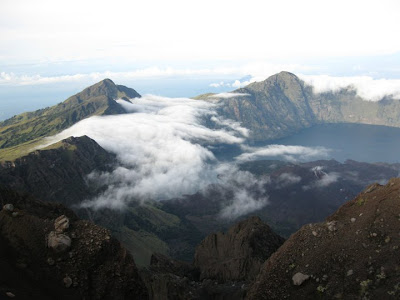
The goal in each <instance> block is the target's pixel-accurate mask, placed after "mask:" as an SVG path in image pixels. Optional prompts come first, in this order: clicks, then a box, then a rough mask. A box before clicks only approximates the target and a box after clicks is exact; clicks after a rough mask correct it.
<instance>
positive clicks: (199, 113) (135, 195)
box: [46, 95, 267, 217]
mask: <svg viewBox="0 0 400 300" xmlns="http://www.w3.org/2000/svg"><path fill="white" fill-rule="evenodd" d="M132 102H133V103H132V104H131V103H128V102H126V101H123V100H118V103H119V104H120V105H121V106H123V107H124V109H125V110H126V111H127V112H129V113H128V114H122V115H113V116H101V117H91V118H88V119H85V120H83V121H81V122H79V123H77V124H75V125H74V126H72V127H71V128H69V129H67V130H65V131H63V132H61V133H60V134H58V135H56V136H53V137H50V138H48V139H47V141H46V142H47V143H46V144H47V145H48V144H51V143H54V142H56V141H59V140H61V139H64V138H67V137H69V136H82V135H87V136H89V137H91V138H93V139H94V140H96V142H98V143H99V144H100V146H102V147H103V148H105V149H106V150H108V151H110V152H113V153H115V154H116V155H117V159H118V161H119V162H120V164H119V165H118V166H116V167H115V169H114V170H113V171H112V172H102V173H100V172H93V173H91V174H90V175H89V176H88V182H89V184H90V183H93V184H96V185H100V186H104V187H105V190H104V192H102V193H101V194H100V195H99V196H98V197H96V198H94V199H88V200H87V201H85V202H84V203H83V204H82V206H83V207H88V208H94V209H98V208H105V207H108V208H114V209H122V208H124V207H125V206H126V205H127V204H129V202H131V201H146V200H149V199H151V200H166V199H171V198H177V197H181V196H182V195H185V194H193V193H195V192H197V191H201V190H205V189H206V188H207V187H208V186H209V185H211V184H218V185H220V186H221V187H222V188H225V189H229V190H230V191H233V197H232V199H231V200H232V201H231V202H229V204H227V207H225V208H223V209H222V212H221V215H222V216H223V217H229V216H238V215H241V214H245V213H248V212H250V211H253V210H255V209H258V208H261V207H262V206H264V205H266V203H267V198H266V196H265V195H264V196H263V197H260V196H257V197H256V195H255V194H254V193H258V194H257V195H259V194H260V193H261V192H264V190H263V181H261V182H259V181H258V179H255V177H253V175H251V174H250V173H248V172H243V171H238V170H237V169H236V168H235V167H234V166H232V165H222V164H221V163H220V162H219V161H218V160H217V159H216V158H215V156H214V155H213V153H212V152H211V151H210V150H209V149H208V147H212V145H215V144H240V143H242V142H243V141H244V139H245V137H246V136H247V135H248V131H247V129H245V128H242V127H241V126H240V125H239V124H238V123H236V122H234V121H232V120H226V119H223V118H221V117H220V116H218V115H217V114H216V112H215V108H216V105H215V104H213V103H208V102H205V101H199V100H191V99H187V98H164V97H158V96H152V95H146V96H144V97H142V98H140V99H133V100H132ZM208 122H214V123H215V124H216V125H218V126H216V128H218V129H215V128H214V129H210V128H207V127H206V126H205V125H204V124H205V123H208ZM221 174H222V176H221ZM260 191H261V192H260Z"/></svg>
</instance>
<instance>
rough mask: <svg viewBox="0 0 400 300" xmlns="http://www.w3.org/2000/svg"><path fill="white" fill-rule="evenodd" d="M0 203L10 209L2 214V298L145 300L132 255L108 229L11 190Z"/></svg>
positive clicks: (0, 190) (0, 192) (2, 192)
mask: <svg viewBox="0 0 400 300" xmlns="http://www.w3.org/2000/svg"><path fill="white" fill-rule="evenodd" d="M6 201H7V202H6ZM0 203H1V204H2V206H3V205H4V204H5V203H9V204H13V206H14V210H13V212H10V211H9V210H7V209H3V210H2V211H0V270H1V272H0V298H2V297H3V296H4V295H5V294H6V293H8V292H9V293H12V294H14V295H15V297H16V298H18V299H83V298H85V299H147V290H146V288H145V286H144V284H143V282H142V280H141V279H140V277H139V275H138V272H137V269H136V266H135V263H134V261H133V259H132V257H131V255H130V254H128V253H127V251H126V250H125V249H124V248H122V247H121V245H120V243H119V242H118V241H117V240H115V239H114V238H113V237H111V236H110V232H109V231H108V230H106V229H104V228H101V227H99V226H96V225H94V224H93V223H91V222H89V221H84V220H79V219H78V218H77V217H76V216H75V214H74V213H73V212H71V211H70V210H68V209H66V208H64V207H63V206H62V205H60V204H52V203H44V202H40V201H36V200H34V199H32V198H28V197H26V196H23V195H20V194H18V193H15V192H12V191H11V190H9V189H4V188H0ZM14 213H18V214H14ZM55 221H56V222H55ZM61 224H63V225H62V226H61ZM66 224H69V226H66ZM57 230H58V231H57ZM46 239H47V243H46Z"/></svg>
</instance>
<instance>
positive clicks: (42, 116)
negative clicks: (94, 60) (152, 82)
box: [0, 79, 140, 160]
mask: <svg viewBox="0 0 400 300" xmlns="http://www.w3.org/2000/svg"><path fill="white" fill-rule="evenodd" d="M136 97H140V95H139V94H138V93H137V92H136V91H135V90H133V89H130V88H127V87H125V86H121V85H116V84H114V82H112V81H111V80H110V79H104V80H102V81H100V82H99V83H97V84H95V85H93V86H90V87H88V88H86V89H84V90H83V91H82V92H80V93H78V94H76V95H74V96H72V97H70V98H68V99H67V100H65V101H64V102H62V103H60V104H58V105H55V106H52V107H48V108H45V109H40V110H37V111H34V112H28V113H23V114H20V115H17V116H14V117H12V118H10V119H8V120H5V121H3V122H0V160H5V159H8V160H10V159H13V158H16V157H19V156H21V154H20V153H19V152H22V154H26V153H27V152H29V151H30V149H31V148H33V147H34V145H35V142H37V141H38V140H39V139H40V138H42V137H45V136H50V135H54V134H56V133H58V132H60V131H62V130H63V129H66V128H68V127H70V126H72V125H73V124H75V123H77V122H79V121H80V120H82V119H85V118H88V117H91V116H95V115H113V114H122V113H125V110H124V109H123V108H122V107H121V106H120V105H119V104H118V103H117V102H116V101H115V100H116V99H119V98H121V99H124V100H127V101H129V100H128V99H132V98H136ZM16 146H19V147H16Z"/></svg>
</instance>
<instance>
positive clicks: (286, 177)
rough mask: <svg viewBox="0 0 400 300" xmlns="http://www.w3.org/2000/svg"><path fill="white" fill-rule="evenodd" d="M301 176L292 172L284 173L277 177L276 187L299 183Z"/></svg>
mask: <svg viewBox="0 0 400 300" xmlns="http://www.w3.org/2000/svg"><path fill="white" fill-rule="evenodd" d="M300 181H301V177H300V176H298V175H295V174H292V173H282V174H280V175H279V176H278V177H277V178H276V179H275V188H278V189H279V188H284V187H287V186H289V185H292V184H296V183H299V182H300Z"/></svg>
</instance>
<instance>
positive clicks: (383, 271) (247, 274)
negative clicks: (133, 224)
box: [0, 178, 400, 300]
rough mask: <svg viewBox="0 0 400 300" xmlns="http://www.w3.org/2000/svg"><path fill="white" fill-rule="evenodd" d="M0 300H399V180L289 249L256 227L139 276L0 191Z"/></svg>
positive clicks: (92, 234)
mask: <svg viewBox="0 0 400 300" xmlns="http://www.w3.org/2000/svg"><path fill="white" fill-rule="evenodd" d="M0 204H1V205H2V210H1V212H0V239H1V240H0V270H1V272H0V299H9V298H15V299H54V298H57V299H160V300H161V299H230V300H236V299H237V300H240V299H398V298H399V297H400V255H399V251H400V250H399V247H400V205H399V204H400V179H399V178H396V179H391V180H390V181H389V182H388V184H386V185H385V186H381V185H379V184H373V185H371V186H369V187H368V188H367V189H365V190H364V191H363V192H362V193H360V194H359V195H358V196H357V197H356V198H355V199H354V200H352V201H349V202H347V203H346V204H345V205H343V206H342V207H341V208H340V209H339V210H338V211H337V212H336V213H334V214H333V215H331V216H330V217H329V218H327V219H326V221H325V222H322V223H317V224H309V225H306V226H303V227H302V228H301V229H300V230H299V231H298V232H296V233H295V234H293V235H292V236H291V237H290V238H289V239H288V240H287V241H284V239H283V238H281V237H280V236H278V235H276V234H275V233H273V232H272V230H271V229H270V228H269V226H268V225H266V224H265V223H263V222H262V221H261V220H260V219H259V218H258V217H251V218H249V219H247V220H244V221H242V222H240V223H238V224H236V225H234V226H233V227H232V228H231V229H230V230H229V231H228V232H227V233H215V234H211V235H209V236H207V237H206V238H205V239H204V240H203V241H202V242H201V243H200V245H199V246H198V247H197V248H196V254H195V256H194V260H193V263H186V262H180V261H177V260H173V259H171V258H168V257H166V256H164V255H161V254H153V256H152V258H151V264H150V267H149V268H147V269H143V270H140V271H139V270H138V269H137V268H136V266H135V263H134V261H133V258H132V256H131V255H130V254H129V253H128V252H127V251H126V250H125V249H124V248H123V247H122V246H121V244H120V243H119V242H118V241H117V240H115V239H114V238H113V237H112V236H111V235H110V232H109V231H108V230H106V229H104V228H102V227H99V226H97V225H94V224H93V223H91V222H89V221H85V220H80V219H79V218H78V217H77V216H76V215H75V214H74V213H73V212H72V211H70V210H69V209H67V208H65V207H64V206H62V205H61V204H55V203H45V202H41V201H37V200H35V199H33V198H30V197H29V196H26V195H22V194H19V193H16V192H13V191H11V190H9V189H6V188H0Z"/></svg>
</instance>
